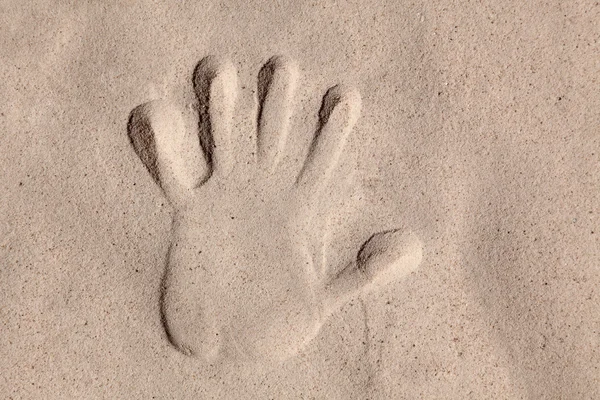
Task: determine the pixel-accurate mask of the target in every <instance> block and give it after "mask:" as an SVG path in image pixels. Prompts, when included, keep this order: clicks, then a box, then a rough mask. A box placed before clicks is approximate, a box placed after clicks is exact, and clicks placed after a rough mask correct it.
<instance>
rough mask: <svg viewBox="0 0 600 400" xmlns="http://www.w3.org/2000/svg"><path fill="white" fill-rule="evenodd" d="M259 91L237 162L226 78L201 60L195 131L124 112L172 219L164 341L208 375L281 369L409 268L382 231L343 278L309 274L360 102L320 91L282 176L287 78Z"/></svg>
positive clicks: (149, 110) (406, 250) (165, 115)
mask: <svg viewBox="0 0 600 400" xmlns="http://www.w3.org/2000/svg"><path fill="white" fill-rule="evenodd" d="M258 80H259V85H258V86H259V87H258V102H259V105H258V115H257V120H256V132H255V133H256V135H255V136H254V138H255V141H254V143H255V145H254V146H246V147H249V148H246V149H244V148H243V147H240V146H239V144H240V143H241V142H242V138H247V137H248V132H238V129H235V127H234V124H233V115H234V111H235V102H236V97H237V92H238V81H237V72H236V70H235V68H234V67H233V65H232V64H231V63H229V62H227V61H223V60H218V59H215V58H212V57H207V58H205V59H203V60H202V61H201V62H200V63H199V65H198V67H197V68H196V70H195V72H194V77H193V81H194V89H195V92H196V95H197V98H198V110H199V121H200V122H199V129H198V130H197V131H195V130H189V129H186V125H185V123H184V117H183V115H184V114H183V112H182V110H180V109H178V108H177V107H176V106H175V105H173V104H171V103H169V102H167V101H163V100H160V101H153V102H150V103H146V104H143V105H141V106H139V107H137V108H136V109H134V110H133V111H132V113H131V116H130V120H129V126H128V133H129V138H130V140H131V143H132V145H133V148H134V149H135V152H136V153H137V155H138V156H139V157H140V159H141V160H142V162H143V163H144V165H145V166H146V168H147V169H148V171H149V172H150V174H151V175H152V177H153V178H154V180H155V181H156V182H157V183H158V184H159V185H160V187H161V188H162V190H163V192H164V194H165V196H166V197H167V198H168V200H169V202H170V203H171V204H172V206H173V208H174V210H175V212H174V217H173V229H172V242H171V246H170V249H169V254H168V263H167V268H166V272H165V278H164V285H163V293H162V297H161V308H162V315H163V323H164V327H165V330H166V332H167V337H168V338H169V340H170V341H171V343H172V344H173V345H174V346H175V347H176V348H177V349H179V350H180V351H182V352H183V353H185V354H188V355H190V356H197V357H203V358H205V359H206V360H208V361H210V362H216V361H218V360H223V359H233V360H238V361H239V360H242V361H249V362H252V363H256V364H264V363H270V362H278V361H282V360H285V359H287V358H289V357H290V356H293V355H294V354H296V353H297V352H298V351H300V350H301V349H302V348H303V346H305V345H306V344H307V343H308V342H309V341H310V340H311V339H313V338H314V337H315V336H316V335H317V333H318V332H319V329H320V328H321V327H322V326H323V324H324V322H325V320H326V318H327V317H328V316H329V315H331V314H332V313H334V312H335V311H336V310H337V309H339V308H340V307H341V306H342V305H344V304H345V303H346V302H348V301H349V300H350V299H352V298H354V297H357V296H360V295H361V294H363V293H365V292H366V291H370V290H373V289H377V288H378V287H381V286H382V285H384V284H386V283H389V282H392V281H396V280H398V279H400V278H402V277H403V276H405V275H407V274H408V273H410V272H411V271H413V270H414V269H415V268H416V267H417V266H418V264H419V263H420V261H421V257H422V250H421V243H420V241H419V240H418V239H417V238H416V237H415V236H414V235H413V234H412V233H409V232H400V231H396V230H393V231H386V232H381V233H377V234H374V235H373V236H371V238H370V239H369V240H368V241H367V242H365V243H364V244H363V246H362V247H361V248H360V249H357V256H356V257H355V260H354V261H353V262H351V263H350V264H348V265H322V264H323V262H322V257H320V255H319V254H316V252H315V251H314V250H313V249H315V248H319V246H318V245H317V246H315V243H314V242H315V241H317V242H318V241H323V236H322V235H321V236H320V237H318V236H317V237H315V235H314V232H313V230H314V229H313V228H312V227H313V222H314V220H315V218H316V216H317V215H318V212H319V208H320V207H322V205H323V204H326V202H327V201H328V199H327V197H328V196H330V193H331V192H328V191H326V190H323V189H324V187H325V186H326V185H327V183H328V181H329V180H330V179H331V177H332V175H333V172H334V170H335V168H336V166H337V165H338V161H339V159H340V156H341V154H342V152H343V149H344V144H345V142H346V140H347V138H348V135H349V134H350V133H351V131H352V128H353V126H354V124H355V123H356V122H357V120H358V117H359V113H360V107H361V99H360V95H359V93H358V92H357V91H356V90H350V89H344V88H342V87H340V86H335V87H333V88H331V89H329V90H328V91H327V93H326V94H325V96H324V98H323V102H322V106H321V110H320V111H319V123H318V128H317V130H316V132H315V134H314V137H313V140H312V142H311V144H310V147H309V149H308V151H307V156H306V158H305V160H304V163H303V165H302V166H301V167H299V168H297V170H295V171H294V173H293V174H289V173H287V172H289V171H290V170H292V169H293V168H289V165H286V162H287V161H286V160H288V159H287V158H286V157H283V154H284V153H285V151H286V139H287V137H288V133H289V131H290V127H291V126H290V117H291V110H292V104H293V100H294V88H295V85H296V83H297V80H298V69H297V68H296V66H295V65H294V63H292V62H290V61H289V60H286V59H283V58H277V57H276V58H273V59H271V60H270V61H269V62H268V63H267V64H266V65H265V66H264V67H263V68H262V70H261V71H260V74H259V79H258ZM288 150H289V149H288ZM286 171H287V172H286ZM317 244H318V243H317ZM333 263H335V260H333V261H332V263H330V264H333ZM331 271H336V273H334V274H332V273H331Z"/></svg>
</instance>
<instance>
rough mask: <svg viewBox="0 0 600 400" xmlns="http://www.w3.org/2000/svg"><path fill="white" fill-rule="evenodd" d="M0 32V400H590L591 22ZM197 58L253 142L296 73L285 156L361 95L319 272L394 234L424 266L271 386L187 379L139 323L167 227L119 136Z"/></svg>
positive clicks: (198, 366) (100, 20)
mask: <svg viewBox="0 0 600 400" xmlns="http://www.w3.org/2000/svg"><path fill="white" fill-rule="evenodd" d="M500 3H502V4H500ZM0 12H1V22H0V40H1V41H2V45H1V46H0V49H1V52H2V53H1V54H2V64H1V67H0V71H1V74H2V75H1V80H0V82H1V83H0V93H1V94H2V97H1V99H0V127H1V128H2V133H3V134H2V135H1V136H0V149H1V150H0V157H1V159H0V165H2V169H1V171H2V178H1V179H0V183H1V185H2V188H1V193H2V197H0V200H1V201H0V216H1V220H0V221H1V225H0V246H1V251H0V259H1V260H2V263H1V268H0V285H1V287H0V293H1V294H0V352H1V353H0V360H1V362H0V365H1V368H2V370H1V372H0V377H1V378H0V379H1V380H0V398H25V399H29V398H56V399H64V398H90V399H95V398H140V399H148V398H157V399H159V398H232V399H238V398H276V399H280V398H281V399H287V398H292V399H294V398H317V399H321V398H331V399H404V398H406V399H414V398H428V399H429V398H443V399H466V398H473V399H482V398H490V399H504V398H506V399H520V398H532V399H548V398H552V399H554V398H556V399H559V398H564V399H580V398H581V399H590V398H599V397H600V371H599V369H598V368H599V367H600V351H598V349H599V345H600V343H599V342H600V340H599V338H600V336H599V334H600V303H599V299H598V289H597V287H598V284H599V283H600V269H599V266H600V245H599V239H598V238H599V237H600V236H599V235H600V223H599V221H600V218H599V213H600V207H598V206H599V204H600V201H599V200H598V196H597V191H598V190H599V189H600V179H599V178H598V175H597V171H598V170H599V167H600V165H599V164H600V148H599V142H600V132H599V127H600V118H599V115H600V111H599V110H600V90H599V88H600V86H599V77H600V64H599V62H600V61H599V60H600V56H599V54H600V48H599V41H600V24H598V21H600V5H598V3H597V2H592V1H589V2H584V1H571V2H559V1H554V2H547V3H542V2H535V3H528V4H525V2H516V1H511V2H508V1H506V2H492V1H489V2H484V3H476V4H473V3H468V2H462V3H456V2H450V1H435V2H427V3H423V4H421V3H409V2H403V1H387V2H385V1H379V0H371V1H368V2H366V1H362V2H359V1H356V2H342V1H339V2H333V1H326V2H325V1H323V2H305V1H291V0H290V1H284V0H278V1H239V2H217V1H210V2H206V3H196V2H192V1H186V2H180V4H167V2H161V3H159V2H156V3H155V2H150V1H146V2H137V3H134V2H133V1H128V2H122V3H121V4H118V3H117V2H106V3H102V4H100V3H92V2H89V3H87V4H86V3H83V2H78V3H77V4H74V3H73V4H70V3H69V4H68V3H66V2H56V3H55V4H52V3H51V2H49V1H46V2H37V3H28V4H27V5H24V4H21V3H20V2H16V1H4V2H3V3H2V4H0ZM208 55H216V56H219V57H224V58H225V59H229V60H231V61H232V62H233V67H234V69H235V70H237V74H236V76H237V80H238V82H239V86H238V88H239V93H238V94H237V105H236V106H235V109H233V110H232V111H231V113H232V115H233V118H234V126H233V129H234V131H235V132H249V133H251V132H252V130H253V129H254V128H255V121H256V120H255V119H254V116H255V115H256V111H257V104H256V97H257V96H258V95H257V93H256V91H257V86H256V82H257V76H258V74H259V70H260V69H261V68H262V67H263V66H264V65H265V63H266V62H267V60H269V58H270V57H271V56H273V55H285V56H287V57H288V58H289V59H290V60H295V62H296V63H297V65H298V71H297V73H298V75H297V76H298V81H297V84H296V90H295V95H294V102H295V103H294V104H295V106H294V112H293V114H291V123H290V134H289V139H288V141H289V144H290V146H291V148H292V149H306V148H307V146H308V144H309V141H310V138H311V136H312V134H313V133H314V130H315V127H316V126H317V122H318V118H317V114H318V110H319V107H320V105H321V101H322V97H323V94H324V93H325V92H326V91H327V89H328V88H330V87H332V86H333V85H335V84H338V83H342V84H345V85H346V87H354V88H356V89H357V90H358V91H359V92H360V96H361V98H362V108H361V112H360V119H358V121H357V122H356V125H355V127H354V129H353V130H352V133H351V134H350V136H349V137H348V142H347V144H346V147H345V148H344V149H345V150H344V151H343V153H342V154H341V158H340V165H342V166H343V167H342V168H341V170H342V172H341V173H340V172H339V171H338V175H335V179H334V180H336V181H342V180H343V179H342V178H345V179H346V180H347V181H348V182H351V183H353V185H351V188H352V190H350V189H346V191H339V192H335V194H336V196H334V199H335V200H334V201H332V202H330V203H328V202H326V203H322V204H327V205H328V207H325V208H328V210H330V211H331V210H333V211H334V212H333V216H332V217H331V219H330V220H325V219H324V218H321V220H320V222H321V223H322V224H325V225H326V226H329V227H330V228H331V229H328V232H329V233H328V235H327V240H328V243H330V244H329V245H328V247H327V252H326V254H327V259H328V260H349V261H350V260H352V259H353V258H354V256H355V255H356V252H357V251H358V249H359V248H360V246H361V244H362V243H363V242H364V241H365V240H366V239H368V238H369V237H370V235H371V234H372V233H374V232H379V231H386V230H390V229H400V231H402V232H405V231H406V232H409V231H410V232H413V234H414V235H415V237H418V240H419V242H420V243H421V244H422V248H423V257H422V260H421V262H420V264H419V265H418V268H416V270H414V271H413V272H412V273H409V274H408V275H406V276H404V277H403V279H400V280H397V281H394V282H392V283H390V284H388V285H386V286H385V287H383V288H379V289H378V290H375V291H371V292H370V293H365V294H364V295H362V296H361V297H359V298H357V297H354V299H353V300H351V301H350V302H349V303H348V304H346V305H344V306H342V308H341V309H340V310H338V311H337V312H335V313H333V314H332V315H331V316H330V317H329V318H328V319H327V320H326V322H324V325H323V326H322V328H321V329H320V330H319V331H318V333H317V336H316V337H315V338H314V339H313V340H311V341H309V342H308V344H306V345H305V346H295V344H294V345H286V346H288V347H287V348H293V349H296V350H297V351H298V354H295V352H294V351H292V352H291V353H294V354H292V355H289V354H287V353H290V352H286V354H287V355H286V356H285V357H280V358H283V359H285V360H284V361H281V363H280V364H277V366H276V367H273V368H267V367H265V368H264V369H262V368H259V367H256V368H250V369H248V368H237V369H236V368H223V367H222V365H215V366H210V365H207V364H206V362H205V361H203V360H202V359H201V357H190V356H188V355H185V354H183V353H182V352H180V351H177V349H176V348H174V347H173V346H172V345H171V344H170V343H169V341H168V340H167V338H166V335H165V331H164V327H163V324H162V323H161V320H160V306H159V300H160V292H161V281H162V279H163V273H164V267H165V262H166V261H165V260H166V257H167V250H168V248H169V245H170V243H171V242H172V230H171V221H172V216H173V212H174V211H173V207H172V206H171V205H170V204H169V202H168V199H167V198H166V197H165V196H164V193H163V192H162V191H161V189H160V187H159V186H158V185H156V183H155V181H154V180H153V179H152V176H151V174H149V173H148V171H147V170H146V168H145V167H144V164H143V163H142V162H141V161H140V159H139V158H138V156H137V155H136V152H135V151H134V149H133V148H132V146H131V144H130V142H129V138H128V134H127V121H128V118H129V114H130V112H131V110H132V109H133V108H134V107H136V106H138V105H140V104H142V103H145V102H147V101H150V100H157V99H161V98H169V99H171V100H172V101H174V102H175V103H176V104H180V105H181V104H188V103H189V102H190V101H192V100H193V99H194V91H193V85H192V82H191V79H192V71H193V70H194V68H195V67H196V65H197V64H198V62H199V61H200V60H201V59H203V58H204V57H205V56H208ZM225 111H226V110H225ZM282 112H287V111H286V110H283V111H282ZM350 114H351V113H350ZM188 117H189V115H188ZM280 117H281V116H279V117H277V116H276V117H273V118H274V119H277V118H280ZM188 123H189V121H188ZM272 143H276V141H274V142H272ZM275 147H277V145H275ZM268 148H271V149H272V148H273V147H272V146H271V147H268ZM167 151H168V150H167ZM269 151H270V150H267V151H266V153H268V154H271V153H269ZM175 153H181V151H178V152H177V151H176V152H175ZM232 154H233V155H234V160H235V159H236V157H235V156H236V155H239V154H240V153H238V152H235V151H234V152H233V153H232ZM187 156H189V157H190V158H187V159H188V160H189V159H194V157H195V156H194V154H193V153H190V154H187ZM183 157H184V158H183V159H185V157H186V155H185V154H184V156H183ZM353 157H355V158H356V161H355V164H353V162H352V159H353ZM175 159H177V158H175ZM179 160H181V159H179ZM181 165H187V164H185V163H183V164H181ZM197 165H200V164H197ZM177 168H180V166H179V167H177V166H176V167H175V170H177ZM198 168H201V167H198ZM196 172H198V171H196ZM198 173H200V174H201V173H202V172H201V171H200V172H198ZM178 176H180V175H178ZM193 177H194V171H192V174H191V178H190V179H192V180H193ZM186 182H189V181H186ZM344 199H350V201H349V202H350V204H351V206H343V205H342V204H347V203H348V202H343V200H344ZM232 201H233V200H232ZM336 202H337V203H336ZM231 204H233V203H231ZM235 209H236V210H240V209H241V208H240V207H235ZM284 209H285V208H284ZM325 212H326V211H325V210H324V211H323V213H325ZM284 214H285V212H284ZM323 215H324V214H323ZM214 225H215V226H216V225H217V224H214ZM209 226H210V224H209ZM270 231H272V232H275V233H278V229H276V228H273V227H272V228H270ZM273 237H274V238H278V237H279V236H278V235H273ZM242 247H243V246H242ZM401 253H402V252H401ZM402 254H405V253H402ZM280 259H281V260H282V261H285V260H287V258H286V257H285V256H284V255H283V254H282V255H281V256H280ZM386 265H387V264H386ZM281 280H283V279H275V280H274V281H273V282H272V290H274V291H278V290H284V288H285V285H286V283H287V282H280V281H281ZM240 290H241V289H240ZM290 334H291V333H288V336H289V335H290ZM287 343H288V344H289V342H287ZM209 358H210V357H209ZM255 359H258V360H260V357H258V358H255ZM263 361H264V360H263ZM263 361H259V362H257V363H255V364H254V365H256V364H258V365H259V366H260V365H265V364H268V363H265V362H263ZM233 364H235V363H233ZM234 367H235V365H234Z"/></svg>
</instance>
